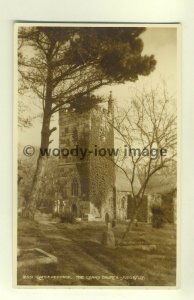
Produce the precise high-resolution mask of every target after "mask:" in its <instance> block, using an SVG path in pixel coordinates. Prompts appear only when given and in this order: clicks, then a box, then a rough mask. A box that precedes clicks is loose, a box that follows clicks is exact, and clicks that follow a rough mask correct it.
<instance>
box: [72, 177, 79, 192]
mask: <svg viewBox="0 0 194 300" xmlns="http://www.w3.org/2000/svg"><path fill="white" fill-rule="evenodd" d="M71 194H72V196H78V182H77V179H76V178H74V179H73V181H72V183H71Z"/></svg>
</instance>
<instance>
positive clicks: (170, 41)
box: [18, 27, 177, 147]
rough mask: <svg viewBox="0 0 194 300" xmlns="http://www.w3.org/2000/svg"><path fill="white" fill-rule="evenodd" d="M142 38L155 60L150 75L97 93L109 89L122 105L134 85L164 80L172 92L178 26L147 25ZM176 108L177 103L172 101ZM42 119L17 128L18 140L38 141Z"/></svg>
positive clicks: (146, 51) (174, 89) (55, 136)
mask: <svg viewBox="0 0 194 300" xmlns="http://www.w3.org/2000/svg"><path fill="white" fill-rule="evenodd" d="M141 38H142V40H143V42H144V49H143V54H147V55H150V54H154V56H155V59H156V60H157V65H156V68H155V70H154V71H153V72H152V73H151V74H150V75H149V76H144V77H143V76H141V77H140V78H139V80H138V81H136V82H135V83H132V82H127V83H125V84H119V85H113V86H106V87H103V88H100V89H99V90H98V91H96V94H99V95H103V96H104V97H108V95H109V93H110V91H112V94H113V98H114V99H115V101H116V103H117V104H118V105H119V106H121V107H125V106H126V105H127V104H128V103H130V94H131V91H133V89H134V88H138V89H141V88H142V87H146V88H150V87H152V88H155V87H157V86H160V85H161V82H162V81H164V82H165V84H166V86H167V89H168V91H169V93H170V94H171V95H174V96H175V99H176V92H177V30H176V28H172V27H171V28H168V27H162V28H158V27H156V28H150V27H149V28H147V30H146V31H145V32H144V33H143V34H142V35H141ZM175 108H176V104H175ZM54 119H55V120H54V121H53V124H52V125H54V126H57V127H58V120H57V119H58V116H57V115H56V116H55V118H54ZM40 134H41V122H40V120H39V119H36V121H34V123H33V126H32V127H30V128H25V129H21V128H20V129H19V132H18V142H19V143H20V144H21V145H32V146H39V145H40ZM58 134H59V132H58V130H57V131H56V132H55V133H54V134H53V135H52V139H53V140H54V141H53V143H52V146H51V147H58Z"/></svg>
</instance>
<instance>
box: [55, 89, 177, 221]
mask: <svg viewBox="0 0 194 300" xmlns="http://www.w3.org/2000/svg"><path fill="white" fill-rule="evenodd" d="M106 104H107V107H106V108H104V107H101V106H100V105H95V106H94V107H93V108H92V109H88V110H84V111H76V109H72V108H71V109H70V108H64V109H63V110H61V111H60V112H59V148H60V149H64V155H63V156H61V157H60V160H59V190H60V193H59V194H58V200H56V202H57V203H56V206H57V207H58V208H57V209H58V211H59V210H60V211H63V212H72V213H73V214H74V215H75V216H76V217H77V218H82V219H84V220H88V221H93V220H95V221H98V220H99V221H100V220H103V221H104V220H108V219H109V220H112V219H117V220H126V219H130V218H131V216H132V213H133V210H134V209H135V206H134V205H135V204H134V199H133V198H132V197H131V188H130V185H129V182H128V180H127V178H126V176H125V174H124V173H123V172H122V171H121V170H120V169H118V168H117V167H116V165H115V164H114V159H115V157H114V155H113V156H111V155H107V149H113V148H114V130H113V126H112V124H113V122H114V101H113V98H112V95H111V94H110V97H109V99H108V102H107V103H106ZM105 154H106V155H105ZM129 171H130V170H129ZM139 186H140V182H138V181H137V182H136V183H135V188H137V189H138V188H139ZM155 194H156V192H155ZM154 197H155V196H154ZM154 197H153V195H150V194H149V192H148V193H147V194H146V195H145V200H144V202H143V203H142V207H141V209H140V211H139V214H138V217H137V219H138V221H140V222H151V208H150V207H151V203H152V202H153V199H155V198H156V197H155V198H154ZM157 197H158V195H157ZM172 222H173V221H172Z"/></svg>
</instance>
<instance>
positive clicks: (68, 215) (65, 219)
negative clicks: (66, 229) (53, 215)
mask: <svg viewBox="0 0 194 300" xmlns="http://www.w3.org/2000/svg"><path fill="white" fill-rule="evenodd" d="M59 217H60V220H61V222H62V223H70V224H74V223H75V222H76V219H75V216H74V214H73V213H72V212H64V213H61V214H60V216H59Z"/></svg>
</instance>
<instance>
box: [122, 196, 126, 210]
mask: <svg viewBox="0 0 194 300" xmlns="http://www.w3.org/2000/svg"><path fill="white" fill-rule="evenodd" d="M125 201H126V199H125V197H123V198H122V199H121V208H122V209H124V208H125Z"/></svg>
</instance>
